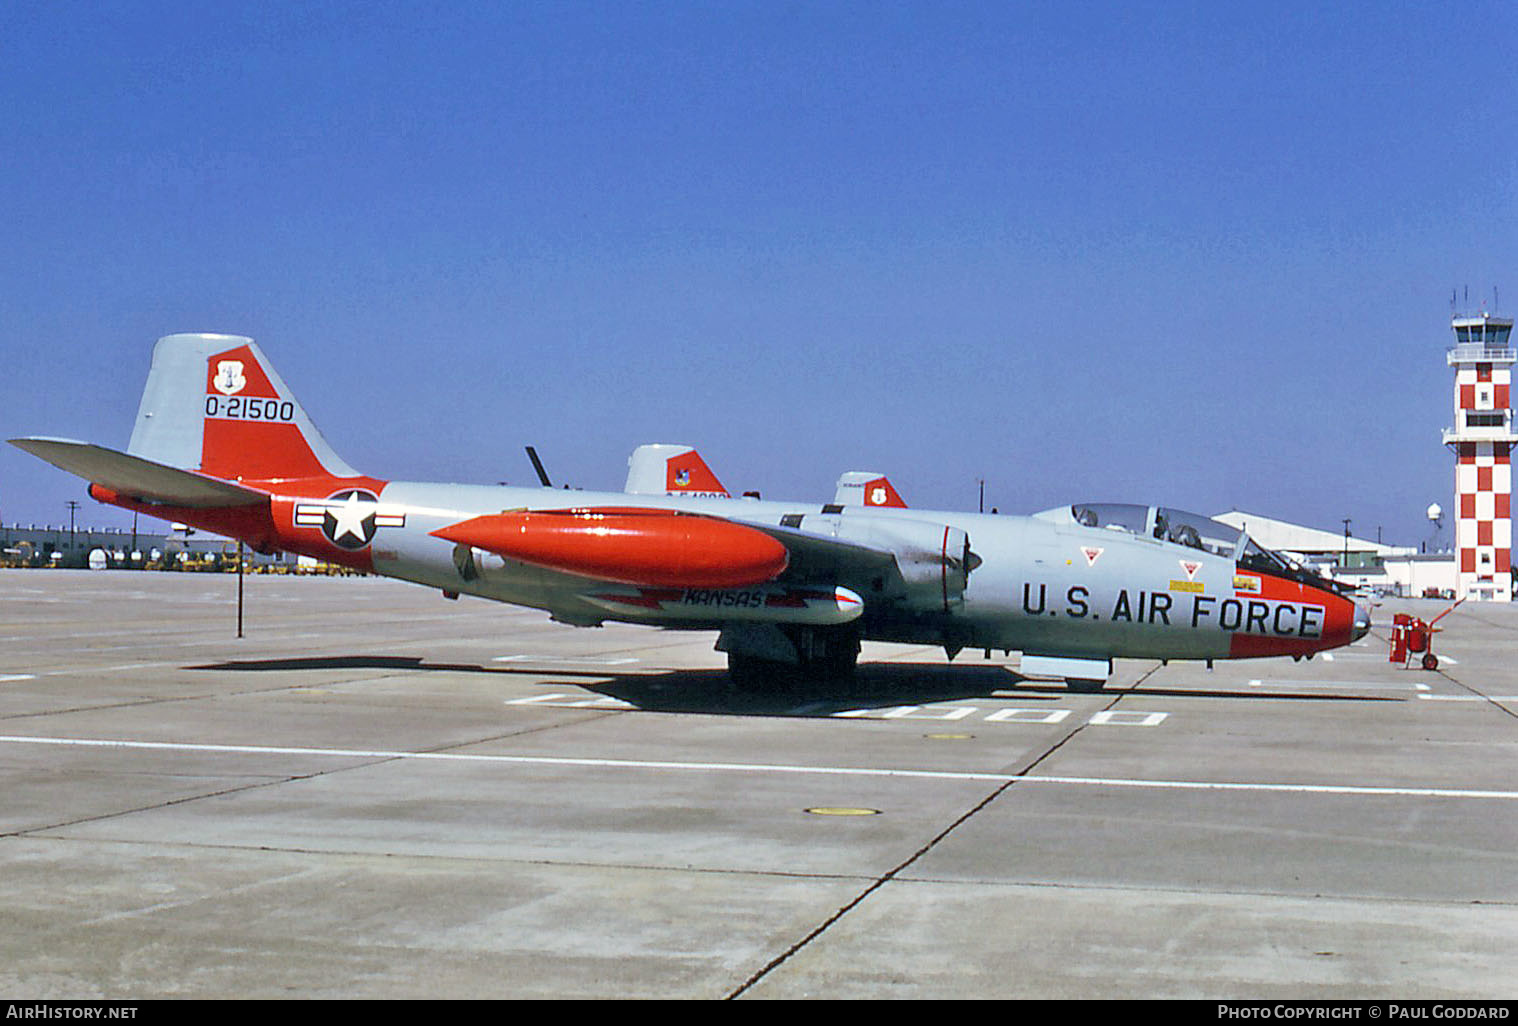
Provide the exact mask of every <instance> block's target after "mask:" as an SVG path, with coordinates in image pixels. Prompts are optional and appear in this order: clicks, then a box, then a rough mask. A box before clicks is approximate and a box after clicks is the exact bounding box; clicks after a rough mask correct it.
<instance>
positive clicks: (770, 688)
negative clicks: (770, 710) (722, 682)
mask: <svg viewBox="0 0 1518 1026" xmlns="http://www.w3.org/2000/svg"><path fill="white" fill-rule="evenodd" d="M795 676H796V668H795V667H794V666H788V665H787V664H785V663H781V662H776V661H775V660H773V659H760V658H758V657H757V656H747V655H738V654H737V653H735V652H729V653H728V654H727V679H728V681H729V682H731V684H732V685H733V690H735V691H739V692H741V693H743V694H745V695H773V694H775V693H777V692H782V691H789V690H790V689H791V687H792V685H793V684H794V683H795Z"/></svg>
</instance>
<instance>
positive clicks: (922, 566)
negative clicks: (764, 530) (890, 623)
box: [808, 514, 978, 612]
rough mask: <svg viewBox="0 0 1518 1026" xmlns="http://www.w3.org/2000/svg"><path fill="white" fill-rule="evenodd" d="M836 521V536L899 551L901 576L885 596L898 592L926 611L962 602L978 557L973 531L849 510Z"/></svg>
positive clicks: (913, 606) (908, 602)
mask: <svg viewBox="0 0 1518 1026" xmlns="http://www.w3.org/2000/svg"><path fill="white" fill-rule="evenodd" d="M833 524H834V531H833V536H834V537H835V538H838V539H839V540H840V541H850V542H856V543H858V544H860V545H868V546H870V547H872V548H877V549H886V550H888V551H890V552H892V553H894V554H895V556H896V569H897V571H898V573H899V574H900V580H899V581H895V582H889V581H888V582H886V583H885V587H884V589H883V591H884V594H885V597H886V598H896V599H898V600H900V601H901V602H902V604H904V605H905V606H907V607H908V608H909V609H916V610H921V611H923V612H932V611H942V612H948V611H949V610H951V609H953V608H955V607H957V606H959V605H960V604H961V603H963V601H964V596H965V588H966V587H967V586H968V584H969V581H970V571H971V570H972V569H974V564H975V563H976V562H978V560H977V559H976V557H975V556H974V554H973V553H971V552H970V536H969V534H967V533H966V532H965V531H964V530H962V529H961V528H958V527H950V526H949V525H947V524H935V523H933V522H931V521H926V520H907V519H897V518H895V517H877V516H849V515H848V514H842V515H839V516H838V517H837V518H836V519H835V520H833ZM811 526H812V525H810V524H809V525H808V527H811ZM812 529H813V530H815V529H816V528H812ZM892 585H894V588H893V586H892ZM893 593H894V594H893Z"/></svg>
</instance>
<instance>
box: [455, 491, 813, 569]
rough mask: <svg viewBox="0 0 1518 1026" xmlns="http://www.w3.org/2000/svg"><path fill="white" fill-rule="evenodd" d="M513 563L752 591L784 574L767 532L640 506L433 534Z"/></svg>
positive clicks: (508, 515) (473, 524)
mask: <svg viewBox="0 0 1518 1026" xmlns="http://www.w3.org/2000/svg"><path fill="white" fill-rule="evenodd" d="M431 533H432V534H433V535H435V536H436V537H439V538H442V539H444V540H446V541H451V542H457V543H459V544H462V545H471V546H473V547H474V548H477V549H484V550H485V551H487V552H493V553H495V554H496V555H498V556H503V557H505V558H507V559H515V560H519V561H520V562H523V563H530V564H532V565H533V566H538V567H544V568H546V569H549V570H559V571H563V572H565V573H571V574H579V575H581V576H584V577H594V578H596V579H598V580H603V581H615V582H617V583H619V584H631V585H641V586H645V587H668V588H745V587H749V586H750V585H755V584H762V583H764V582H765V581H770V580H773V579H774V578H776V577H778V576H780V574H781V573H783V572H784V571H785V568H786V565H787V564H788V562H789V554H788V553H787V551H786V548H785V546H784V545H782V544H780V542H778V541H776V540H775V539H774V538H771V537H770V536H769V535H767V534H765V533H764V532H763V531H759V530H755V529H754V528H752V527H746V526H744V525H743V524H736V523H733V522H732V521H729V520H721V519H718V518H717V517H708V516H703V515H701V514H697V513H683V512H678V511H671V510H658V509H642V508H636V507H601V508H593V509H561V510H533V511H528V510H513V511H506V512H503V513H491V514H487V515H485V516H479V517H473V518H471V519H469V520H464V521H461V522H459V523H457V524H453V525H452V526H449V527H444V528H441V529H440V530H436V531H433V532H431Z"/></svg>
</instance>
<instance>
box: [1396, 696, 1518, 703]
mask: <svg viewBox="0 0 1518 1026" xmlns="http://www.w3.org/2000/svg"><path fill="white" fill-rule="evenodd" d="M1418 697H1419V698H1421V699H1423V701H1425V702H1518V695H1419V696H1418Z"/></svg>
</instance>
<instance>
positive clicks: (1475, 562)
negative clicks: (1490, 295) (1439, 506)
mask: <svg viewBox="0 0 1518 1026" xmlns="http://www.w3.org/2000/svg"><path fill="white" fill-rule="evenodd" d="M1450 326H1451V327H1452V328H1453V329H1454V332H1455V344H1454V345H1453V346H1451V347H1450V349H1449V351H1448V352H1447V353H1446V359H1447V360H1448V362H1449V365H1450V366H1451V367H1453V368H1455V426H1454V427H1453V428H1447V429H1445V432H1444V444H1445V445H1447V446H1449V447H1450V449H1452V450H1453V451H1454V453H1455V554H1456V559H1457V560H1458V570H1459V578H1458V579H1459V583H1458V584H1457V586H1456V596H1455V597H1456V598H1471V599H1479V600H1488V601H1497V602H1511V601H1512V599H1513V586H1512V573H1511V570H1512V562H1513V556H1512V553H1513V465H1512V452H1513V445H1514V443H1515V442H1518V433H1515V432H1514V430H1513V411H1512V410H1511V409H1510V408H1509V407H1510V406H1511V405H1512V396H1511V388H1512V380H1513V363H1514V359H1515V357H1514V353H1513V349H1512V348H1511V342H1510V341H1509V336H1510V335H1511V334H1512V331H1513V322H1512V320H1511V319H1509V318H1502V317H1493V316H1491V315H1489V314H1486V313H1482V314H1480V315H1478V316H1474V317H1460V316H1457V317H1453V318H1451V320H1450Z"/></svg>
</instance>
